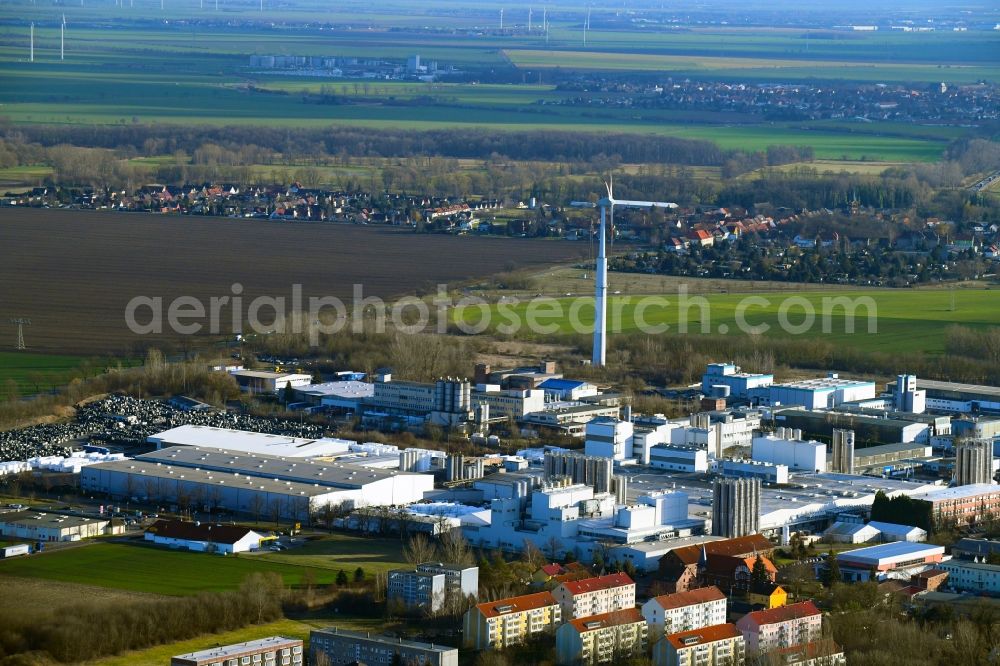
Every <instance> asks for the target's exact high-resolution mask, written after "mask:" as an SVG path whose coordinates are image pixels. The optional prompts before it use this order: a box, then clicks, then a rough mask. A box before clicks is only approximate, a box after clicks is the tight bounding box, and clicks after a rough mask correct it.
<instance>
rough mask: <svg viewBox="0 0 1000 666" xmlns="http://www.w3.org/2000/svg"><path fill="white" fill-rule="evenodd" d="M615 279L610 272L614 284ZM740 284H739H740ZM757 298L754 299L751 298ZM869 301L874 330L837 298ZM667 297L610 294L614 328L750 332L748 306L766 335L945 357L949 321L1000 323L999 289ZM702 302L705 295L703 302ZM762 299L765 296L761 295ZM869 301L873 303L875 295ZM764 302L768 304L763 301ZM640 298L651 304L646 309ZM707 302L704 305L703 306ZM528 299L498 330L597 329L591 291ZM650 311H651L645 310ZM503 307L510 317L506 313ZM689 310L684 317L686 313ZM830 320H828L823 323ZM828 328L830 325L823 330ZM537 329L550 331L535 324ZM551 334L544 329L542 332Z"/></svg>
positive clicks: (459, 316)
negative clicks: (514, 325)
mask: <svg viewBox="0 0 1000 666" xmlns="http://www.w3.org/2000/svg"><path fill="white" fill-rule="evenodd" d="M614 281H615V277H614V275H612V277H611V289H612V290H613V289H614V288H615V287H614ZM734 287H736V288H738V285H734ZM748 297H752V299H753V300H749V301H748V300H746V299H748ZM844 297H846V298H848V299H864V300H863V301H862V300H857V301H855V302H856V303H859V304H861V303H862V302H864V303H866V304H867V303H871V304H872V305H873V306H874V310H873V312H874V313H875V317H874V322H873V323H874V326H875V328H874V332H870V329H869V320H868V312H869V310H868V308H867V307H858V308H857V310H855V312H856V313H857V315H856V317H855V325H854V332H853V333H852V332H849V328H848V325H847V317H846V316H845V308H844V306H843V305H839V304H838V302H837V301H836V300H831V299H838V298H844ZM662 298H663V299H666V301H661V300H657V297H656V296H653V297H642V296H620V297H611V298H610V299H609V307H608V327H609V331H610V332H611V333H612V334H614V333H629V332H637V331H639V330H640V324H641V323H642V322H645V324H646V325H649V326H659V325H667V326H668V327H669V328H668V329H666V330H665V331H662V332H661V333H665V334H675V333H684V332H685V331H684V330H682V328H681V326H680V323H679V322H681V321H682V319H686V321H687V329H686V332H687V333H689V334H699V333H706V334H728V335H744V334H745V333H744V332H743V331H744V329H742V328H741V327H740V323H739V321H738V319H737V310H738V308H740V304H741V303H745V305H744V310H743V315H742V317H743V321H745V322H746V324H747V325H749V326H752V327H758V326H766V327H767V329H766V330H764V329H761V330H760V334H762V335H764V336H779V337H785V338H788V339H796V338H799V339H803V340H812V339H820V340H824V341H828V342H831V343H835V344H838V345H842V346H847V347H851V348H854V349H858V350H860V351H886V350H893V351H899V352H925V353H929V354H939V353H942V352H943V351H944V342H945V331H946V330H947V329H948V327H949V326H952V325H954V324H960V325H963V326H968V327H971V328H979V327H986V326H1000V291H998V290H986V289H983V290H961V291H956V292H955V293H954V302H955V308H954V310H952V292H951V291H949V290H945V289H940V290H867V291H848V290H844V291H829V292H800V293H757V294H752V295H750V294H733V293H729V294H708V295H705V296H700V295H698V296H694V295H691V296H687V300H686V301H685V300H683V298H682V297H680V296H679V295H678V293H677V292H665V293H663V294H662ZM702 299H704V300H702ZM761 299H764V300H761ZM869 299H870V300H869ZM765 301H766V302H765ZM574 302H577V303H578V304H579V305H578V317H577V318H576V319H577V321H579V324H580V326H579V328H577V329H576V330H574V326H573V324H572V323H571V322H570V318H569V312H570V311H571V309H570V307H571V305H572V304H573V303H574ZM642 303H647V304H648V305H646V306H643V305H641V304H642ZM702 303H705V304H706V305H707V307H706V308H704V309H703V308H702V306H701V304H702ZM529 307H532V306H527V305H525V304H523V303H522V304H518V305H505V306H498V305H493V306H490V307H489V313H490V316H491V321H492V322H493V326H492V330H498V329H497V327H498V326H499V325H501V324H508V323H509V322H511V321H513V319H512V318H516V319H517V320H518V321H519V322H520V323H521V324H522V325H521V327H520V331H521V332H520V333H517V334H515V335H518V336H523V337H529V338H530V337H533V335H532V334H531V333H530V332H528V331H530V329H529V328H528V327H526V326H524V325H523V324H524V323H525V322H527V321H528V318H529V313H530V312H533V315H532V316H533V317H534V319H535V321H536V322H537V323H538V324H540V325H543V326H545V327H547V331H548V332H547V334H561V333H573V332H578V333H588V332H589V331H590V330H592V326H593V303H592V300H591V299H590V298H589V296H581V297H578V299H577V298H548V299H545V301H544V302H540V303H539V304H538V305H536V306H533V307H534V310H529ZM644 307H645V308H646V309H645V310H644V309H643V308H644ZM783 307H785V308H787V311H786V314H785V319H786V321H787V322H789V323H790V324H791V326H792V330H793V331H794V330H796V329H799V328H800V327H801V329H802V330H800V332H793V333H791V334H790V333H788V332H786V331H785V329H784V328H782V326H781V316H780V315H779V311H781V310H782V308H783ZM807 310H808V311H811V312H812V313H813V316H814V319H813V323H812V325H809V326H806V322H807V315H806V312H807ZM505 312H506V313H507V314H505ZM682 313H686V317H682ZM481 316H482V315H481V310H480V309H478V308H470V309H469V310H466V311H456V312H455V313H454V317H455V320H456V321H464V322H466V323H467V324H468V325H469V326H470V327H473V326H475V325H477V324H478V323H479V322H480V321H482V319H481ZM824 322H825V323H826V325H824ZM824 328H826V330H824ZM536 330H540V331H541V330H544V329H537V328H536ZM542 334H546V333H542Z"/></svg>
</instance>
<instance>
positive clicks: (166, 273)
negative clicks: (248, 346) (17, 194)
mask: <svg viewBox="0 0 1000 666" xmlns="http://www.w3.org/2000/svg"><path fill="white" fill-rule="evenodd" d="M581 248H582V245H577V244H574V243H567V242H562V241H543V240H527V239H504V238H482V237H456V236H444V235H417V234H414V233H413V232H411V231H408V230H403V229H397V228H387V227H361V226H351V225H332V224H324V225H321V224H307V223H299V224H293V223H279V222H268V221H263V220H233V219H225V218H210V217H166V216H164V217H160V216H155V215H149V214H131V213H99V212H90V211H62V210H28V209H11V208H7V209H0V330H2V331H3V334H2V336H0V348H3V349H11V348H12V347H13V343H14V342H15V339H16V337H15V336H16V331H15V329H14V328H13V325H12V324H10V323H9V319H10V318H11V317H15V316H17V317H28V318H30V319H31V326H30V327H27V328H26V329H25V337H26V339H27V343H28V347H29V348H30V349H31V350H33V351H38V352H50V353H55V352H62V353H83V354H96V353H122V352H130V353H135V352H137V351H139V350H140V349H141V348H142V347H145V346H148V345H152V344H165V340H164V338H158V337H156V336H137V335H135V334H133V333H132V332H131V331H129V329H128V327H127V326H126V325H125V308H126V304H127V303H128V302H129V301H130V300H131V299H132V298H133V297H135V296H149V297H162V298H163V303H164V312H165V311H166V304H169V303H170V301H172V300H173V299H174V298H176V297H178V296H194V297H195V298H197V299H199V300H200V301H201V302H203V303H205V305H206V307H207V306H208V302H209V299H210V298H211V297H222V296H231V295H232V290H231V289H232V285H233V284H234V283H240V284H241V285H242V286H243V293H242V297H243V299H244V304H247V303H249V302H250V301H251V300H252V299H253V298H255V297H257V296H261V295H265V296H275V297H279V296H283V297H285V299H286V301H287V302H288V303H289V306H288V307H289V309H291V306H290V302H291V290H292V285H293V284H301V285H302V293H303V296H304V298H305V299H308V298H309V297H310V296H336V297H339V298H343V299H345V300H347V298H348V297H350V295H351V294H352V293H353V285H354V284H356V283H357V284H361V285H363V289H364V294H365V295H366V296H367V295H374V296H379V297H382V298H384V299H387V300H388V299H389V298H390V297H394V296H401V295H407V294H414V293H415V292H416V291H417V290H428V291H429V290H432V289H433V286H434V285H435V284H438V283H447V284H451V285H454V284H457V283H458V282H461V281H464V280H468V279H470V278H476V277H481V276H486V275H490V274H493V273H497V272H500V271H503V270H506V269H509V268H510V267H512V266H517V267H520V266H538V265H543V264H548V263H554V262H558V261H565V260H569V259H574V258H577V257H579V256H580V254H581ZM306 302H308V300H306ZM245 309H246V305H244V311H245ZM222 312H223V317H226V316H227V315H226V313H227V312H229V310H228V309H224V310H223V311H222ZM224 321H225V319H224Z"/></svg>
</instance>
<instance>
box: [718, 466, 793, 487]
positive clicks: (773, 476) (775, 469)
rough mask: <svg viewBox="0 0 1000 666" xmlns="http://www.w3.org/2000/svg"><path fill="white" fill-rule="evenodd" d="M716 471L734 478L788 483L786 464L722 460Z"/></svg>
mask: <svg viewBox="0 0 1000 666" xmlns="http://www.w3.org/2000/svg"><path fill="white" fill-rule="evenodd" d="M717 469H718V472H719V474H721V475H722V476H724V477H727V478H734V479H759V480H760V481H761V482H763V483H774V484H779V485H780V484H786V483H788V465H776V464H774V463H766V462H760V461H758V460H722V461H720V462H719V465H718V468H717Z"/></svg>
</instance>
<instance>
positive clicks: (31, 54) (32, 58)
mask: <svg viewBox="0 0 1000 666" xmlns="http://www.w3.org/2000/svg"><path fill="white" fill-rule="evenodd" d="M30 42H31V46H30V47H28V48H29V51H28V59H29V60H30V61H31V62H35V24H34V23H32V24H31V37H30Z"/></svg>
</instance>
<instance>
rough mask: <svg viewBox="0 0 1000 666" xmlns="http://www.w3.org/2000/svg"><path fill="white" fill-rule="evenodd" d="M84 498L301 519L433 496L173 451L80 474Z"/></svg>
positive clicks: (327, 472) (380, 478)
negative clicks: (336, 507) (331, 508)
mask: <svg viewBox="0 0 1000 666" xmlns="http://www.w3.org/2000/svg"><path fill="white" fill-rule="evenodd" d="M80 487H81V488H82V489H83V490H84V491H86V492H99V493H106V494H108V495H110V496H112V497H126V498H128V497H137V498H144V499H148V500H154V501H168V502H172V503H175V504H178V505H182V504H183V505H190V506H202V505H204V506H208V507H210V508H211V507H218V508H223V509H227V510H229V511H237V512H242V513H251V514H254V515H268V516H271V515H274V514H278V515H279V516H281V517H285V518H292V519H296V520H302V519H304V518H307V517H308V515H309V514H310V512H313V511H315V510H317V509H318V508H320V507H322V506H325V505H326V504H327V503H330V504H342V503H346V504H347V505H348V506H352V507H361V506H384V505H401V504H412V503H413V502H417V501H420V500H421V499H423V495H424V493H425V492H427V491H430V490H433V488H434V479H433V477H432V476H430V475H428V474H403V473H399V472H397V471H385V470H379V469H370V468H365V467H360V466H358V465H349V464H342V463H313V462H306V461H302V460H298V459H288V458H280V457H273V456H256V455H246V454H240V453H233V452H230V451H223V450H218V449H207V448H196V447H172V448H169V449H164V450H161V451H154V452H151V453H147V454H143V455H141V456H138V457H137V458H136V459H135V460H124V461H115V462H109V463H102V464H99V465H92V466H90V467H87V468H85V469H84V470H83V471H82V472H81V474H80Z"/></svg>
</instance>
